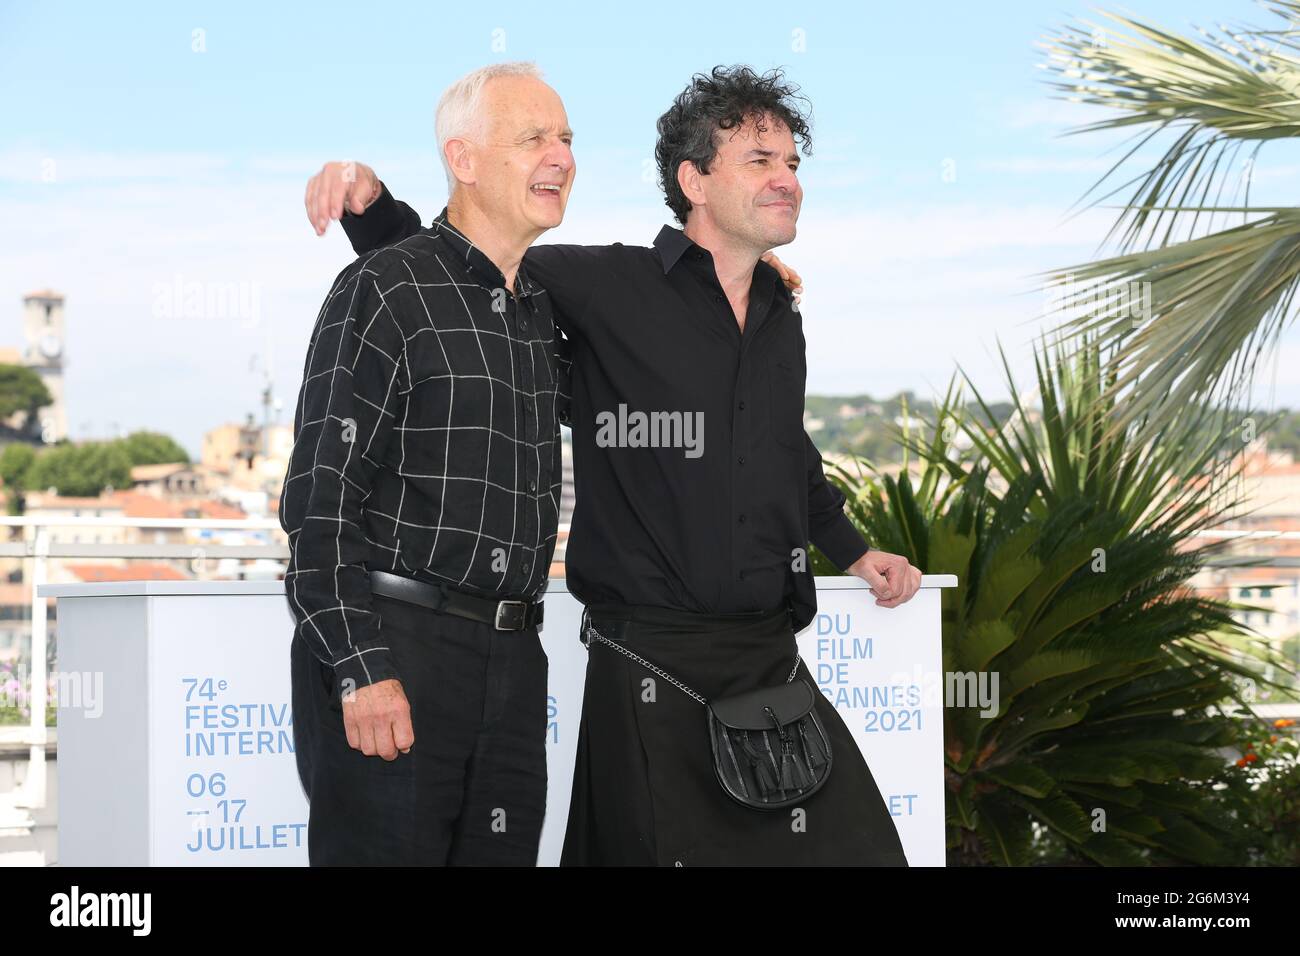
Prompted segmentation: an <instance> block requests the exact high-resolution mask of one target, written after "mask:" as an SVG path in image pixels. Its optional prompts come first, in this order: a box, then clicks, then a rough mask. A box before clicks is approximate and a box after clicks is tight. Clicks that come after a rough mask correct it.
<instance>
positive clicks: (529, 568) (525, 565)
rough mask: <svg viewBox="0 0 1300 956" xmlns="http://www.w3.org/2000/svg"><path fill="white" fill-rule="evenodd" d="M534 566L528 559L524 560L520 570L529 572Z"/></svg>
mask: <svg viewBox="0 0 1300 956" xmlns="http://www.w3.org/2000/svg"><path fill="white" fill-rule="evenodd" d="M532 568H533V566H532V565H531V564H529V563H528V562H527V561H525V562H524V566H523V567H522V568H520V570H521V571H523V572H524V574H527V573H528V572H529V571H531V570H532Z"/></svg>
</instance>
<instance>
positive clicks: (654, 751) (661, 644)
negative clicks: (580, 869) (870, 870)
mask: <svg viewBox="0 0 1300 956" xmlns="http://www.w3.org/2000/svg"><path fill="white" fill-rule="evenodd" d="M587 615H589V619H590V623H591V625H592V626H593V627H595V629H596V630H597V631H599V632H600V633H601V634H602V635H604V636H605V637H607V638H609V639H610V640H612V641H616V642H618V643H620V644H623V645H624V646H626V647H627V648H628V649H629V650H631V651H633V652H634V653H636V654H637V655H638V656H640V657H643V658H645V659H646V660H648V661H650V662H651V663H653V664H655V665H657V666H658V667H660V668H662V669H663V670H665V671H666V672H668V673H669V674H671V675H673V676H674V677H676V678H677V679H679V680H680V681H682V682H683V683H685V684H686V685H687V686H689V687H691V688H692V689H693V690H695V691H696V692H697V693H699V694H701V695H703V696H704V697H705V698H706V699H710V700H712V699H713V698H715V697H719V696H726V695H730V694H735V693H740V692H742V691H746V690H753V689H756V688H759V687H764V686H770V685H773V684H778V683H781V682H782V681H784V680H785V679H786V677H787V676H789V674H790V668H791V665H792V664H793V663H794V656H795V651H796V641H795V635H794V631H793V629H792V627H791V622H790V615H789V611H788V609H786V608H781V609H778V610H776V611H770V612H768V611H759V612H753V613H743V614H693V613H690V612H685V611H678V610H673V609H668V608H659V607H643V606H630V605H609V604H593V605H590V606H589V607H588V608H587ZM798 677H802V678H803V679H804V680H806V681H807V682H808V684H809V685H810V686H811V687H813V688H814V689H815V688H816V687H817V684H816V682H815V681H814V680H813V679H812V675H811V674H809V672H808V668H807V666H806V665H805V664H803V663H802V662H801V663H800V665H799V671H798V675H797V677H796V679H798ZM647 679H649V680H651V681H653V684H652V685H647V684H646V683H645V681H646V680H647ZM651 698H652V699H651ZM816 698H817V703H816V707H817V714H818V716H819V717H820V719H821V721H822V724H823V726H824V727H825V728H826V732H827V734H828V736H829V737H830V739H831V750H832V759H833V764H832V770H831V775H830V778H829V779H828V780H827V781H826V783H825V784H824V785H823V786H822V788H821V789H820V790H818V791H817V792H816V793H814V794H813V795H812V796H810V797H809V798H808V799H807V800H806V801H804V802H803V803H802V804H800V806H799V808H800V809H802V810H803V811H804V813H803V816H802V818H801V819H799V820H798V821H797V820H796V816H795V815H794V813H793V812H792V810H791V809H786V810H784V811H781V810H776V811H765V810H754V809H750V808H748V807H745V806H742V805H741V804H739V803H736V802H735V801H734V800H732V799H731V798H730V797H729V796H727V794H726V793H724V792H723V790H722V787H721V785H720V784H719V783H718V781H717V779H716V777H715V775H714V771H713V758H712V754H711V748H710V744H709V736H708V732H707V718H706V710H705V708H704V706H702V705H701V704H700V703H699V701H697V700H695V699H694V698H692V697H690V696H689V695H687V694H685V693H684V692H682V691H681V690H679V689H678V688H677V687H675V686H673V685H672V684H671V683H669V682H668V681H666V680H664V679H662V678H660V677H657V676H656V675H655V674H654V673H653V672H652V671H650V670H648V669H647V668H646V667H644V666H643V665H641V664H639V663H637V662H635V661H633V660H631V659H629V658H628V657H626V656H624V655H623V654H620V653H619V652H618V651H616V650H614V649H613V648H611V647H608V646H606V645H605V644H602V643H601V642H599V641H595V640H593V641H591V644H590V648H589V651H588V658H587V675H586V690H585V692H584V698H583V705H582V718H581V723H580V726H579V730H578V749H577V756H576V760H575V764H574V773H573V793H572V798H571V801H570V804H569V819H568V829H567V831H566V833H565V838H564V851H563V854H562V857H561V865H562V866H610V865H643V866H655V865H659V866H675V865H676V866H698V865H760V866H761V865H858V866H907V865H908V864H907V858H906V856H904V854H903V847H902V844H901V842H900V840H899V837H898V831H897V829H896V828H895V826H894V822H893V818H892V817H891V816H890V814H889V811H888V808H887V807H886V805H885V801H884V798H883V797H882V796H881V794H880V790H879V788H878V787H877V786H876V782H875V780H874V779H873V778H872V776H871V771H870V770H869V769H868V767H867V764H866V761H865V760H864V759H863V758H862V754H861V751H860V750H859V749H858V746H857V743H856V742H855V741H854V739H853V736H852V734H851V733H850V732H849V729H848V727H846V726H845V724H844V721H843V719H841V717H840V715H839V714H838V712H837V711H836V710H835V708H834V706H833V705H832V704H831V703H830V701H828V700H827V699H826V697H825V696H824V695H823V694H821V693H820V692H818V693H817V694H816ZM800 824H801V825H800Z"/></svg>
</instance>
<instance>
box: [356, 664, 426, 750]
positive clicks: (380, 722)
mask: <svg viewBox="0 0 1300 956" xmlns="http://www.w3.org/2000/svg"><path fill="white" fill-rule="evenodd" d="M343 729H344V730H345V731H347V735H348V746H349V747H351V748H352V749H353V750H360V751H361V752H362V753H363V754H365V755H366V756H367V757H374V756H375V755H378V756H380V757H383V758H384V759H385V760H396V759H397V752H398V751H399V750H400V751H401V752H402V753H410V752H411V744H413V743H415V730H414V729H413V728H412V727H411V705H410V703H409V702H408V701H407V699H406V692H405V691H403V690H402V682H401V681H399V680H381V681H378V682H376V683H374V684H367V685H366V686H365V687H361V688H359V689H357V690H353V691H345V693H344V694H343Z"/></svg>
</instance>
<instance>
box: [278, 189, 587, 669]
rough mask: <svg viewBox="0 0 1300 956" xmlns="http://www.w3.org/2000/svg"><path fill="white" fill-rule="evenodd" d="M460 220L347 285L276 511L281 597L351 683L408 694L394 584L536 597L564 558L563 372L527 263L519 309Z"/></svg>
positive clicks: (378, 257) (304, 406) (317, 341)
mask: <svg viewBox="0 0 1300 956" xmlns="http://www.w3.org/2000/svg"><path fill="white" fill-rule="evenodd" d="M505 286H506V283H505V278H504V276H503V275H502V273H501V271H500V270H499V269H498V268H497V267H496V266H495V265H493V263H492V262H491V260H489V259H488V258H487V256H486V255H484V254H483V252H482V251H481V250H479V249H478V248H476V247H475V246H474V245H473V243H471V242H470V240H469V239H468V238H466V237H465V236H464V235H463V234H461V233H460V232H459V231H458V230H457V229H455V228H454V227H453V226H452V225H451V224H450V223H449V222H448V221H447V210H446V209H444V210H443V212H442V214H441V215H440V216H439V217H438V218H437V219H435V220H434V222H433V224H432V225H431V226H430V227H429V228H428V229H422V230H420V231H419V232H417V233H416V234H414V235H412V236H410V237H409V238H407V239H404V240H403V241H401V242H399V243H397V244H396V245H393V246H390V247H388V248H385V249H381V250H379V251H377V252H374V253H372V254H370V255H366V256H362V257H361V258H359V259H357V260H356V261H355V262H354V263H352V264H351V265H350V266H348V267H347V268H346V269H344V270H343V272H342V273H340V274H339V276H338V278H337V279H336V280H335V282H334V286H333V288H332V289H331V290H330V293H329V296H328V297H327V298H326V300H325V304H324V306H323V307H322V308H321V311H320V315H319V316H318V317H317V320H316V326H315V329H314V330H313V332H312V336H311V341H310V344H309V345H308V348H307V359H306V364H305V368H304V371H303V381H302V388H301V390H300V392H299V395H298V404H297V409H296V412H295V414H294V446H293V452H292V455H291V457H290V460H289V467H288V471H287V473H286V475H285V480H284V487H283V491H282V492H281V497H280V524H281V526H282V527H283V528H284V530H285V532H286V533H287V534H288V536H289V547H290V559H289V568H288V571H287V573H286V575H285V592H286V596H287V598H288V601H289V605H290V608H291V610H292V612H293V614H294V617H295V620H296V622H297V627H296V634H295V637H296V638H298V639H303V640H306V641H307V643H308V645H309V646H310V647H311V648H312V650H313V652H314V653H315V654H316V655H317V657H319V658H320V659H321V660H322V661H324V662H326V663H327V664H329V665H331V666H332V667H333V668H334V670H335V674H336V676H337V677H338V678H339V679H340V680H345V679H351V680H352V681H354V682H355V686H357V687H361V686H365V685H367V684H372V683H374V682H376V681H380V680H385V679H388V678H399V679H400V675H399V674H398V673H397V672H396V668H395V666H394V661H393V659H392V656H391V654H390V652H389V649H388V647H387V646H386V641H385V640H384V638H383V636H382V634H381V633H380V626H381V623H380V620H379V615H378V614H377V613H376V612H375V610H374V609H373V607H372V595H371V590H370V571H371V570H372V569H382V570H385V571H391V572H393V573H397V574H402V575H405V576H407V577H412V578H416V579H417V580H422V581H428V582H431V583H438V582H443V583H446V584H449V585H451V586H453V587H456V588H459V589H461V590H464V591H468V592H470V593H474V594H480V595H482V596H486V597H495V598H523V599H532V598H535V597H536V596H537V595H538V594H539V593H540V592H541V591H543V590H544V589H545V585H546V579H547V574H548V572H549V568H550V563H551V557H552V555H553V553H554V550H555V541H556V527H557V523H558V516H559V503H560V490H561V483H562V480H563V475H562V470H561V464H560V435H559V424H558V423H559V418H560V414H561V410H562V409H565V408H566V407H567V386H566V385H565V384H564V381H565V374H567V373H566V369H567V359H565V358H564V357H563V356H562V355H561V354H558V353H557V349H558V348H561V346H560V344H559V343H558V342H557V338H556V334H555V327H554V321H553V317H552V311H551V304H550V300H549V297H548V296H547V294H546V292H545V290H543V289H542V288H541V287H540V286H538V285H537V284H536V283H535V282H533V281H532V280H531V279H530V278H529V277H528V274H527V270H526V269H525V268H524V267H523V266H522V265H521V267H520V269H519V271H518V274H517V276H516V282H515V289H514V294H513V295H511V294H508V293H507V292H506V288H505Z"/></svg>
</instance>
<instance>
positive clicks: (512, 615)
mask: <svg viewBox="0 0 1300 956" xmlns="http://www.w3.org/2000/svg"><path fill="white" fill-rule="evenodd" d="M370 590H371V591H373V592H374V593H375V594H379V595H381V596H383V597H390V598H394V599H395V600H398V601H406V602H407V603H409V604H418V605H420V606H421V607H427V608H429V609H430V610H433V611H437V612H439V613H440V614H454V615H456V616H457V617H466V618H469V619H470V620H471V621H482V622H483V623H484V624H491V625H492V626H493V627H495V628H496V629H497V630H498V631H522V630H523V629H524V628H526V627H532V626H533V625H538V626H540V625H541V623H542V607H543V603H542V602H541V601H495V600H493V599H492V598H484V597H478V596H477V595H474V594H467V593H465V592H464V591H458V590H456V589H454V588H451V587H448V586H447V585H445V584H427V583H425V582H424V581H416V580H415V579H414V578H408V577H404V576H403V575H400V574H392V573H390V572H388V571H371V572H370Z"/></svg>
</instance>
